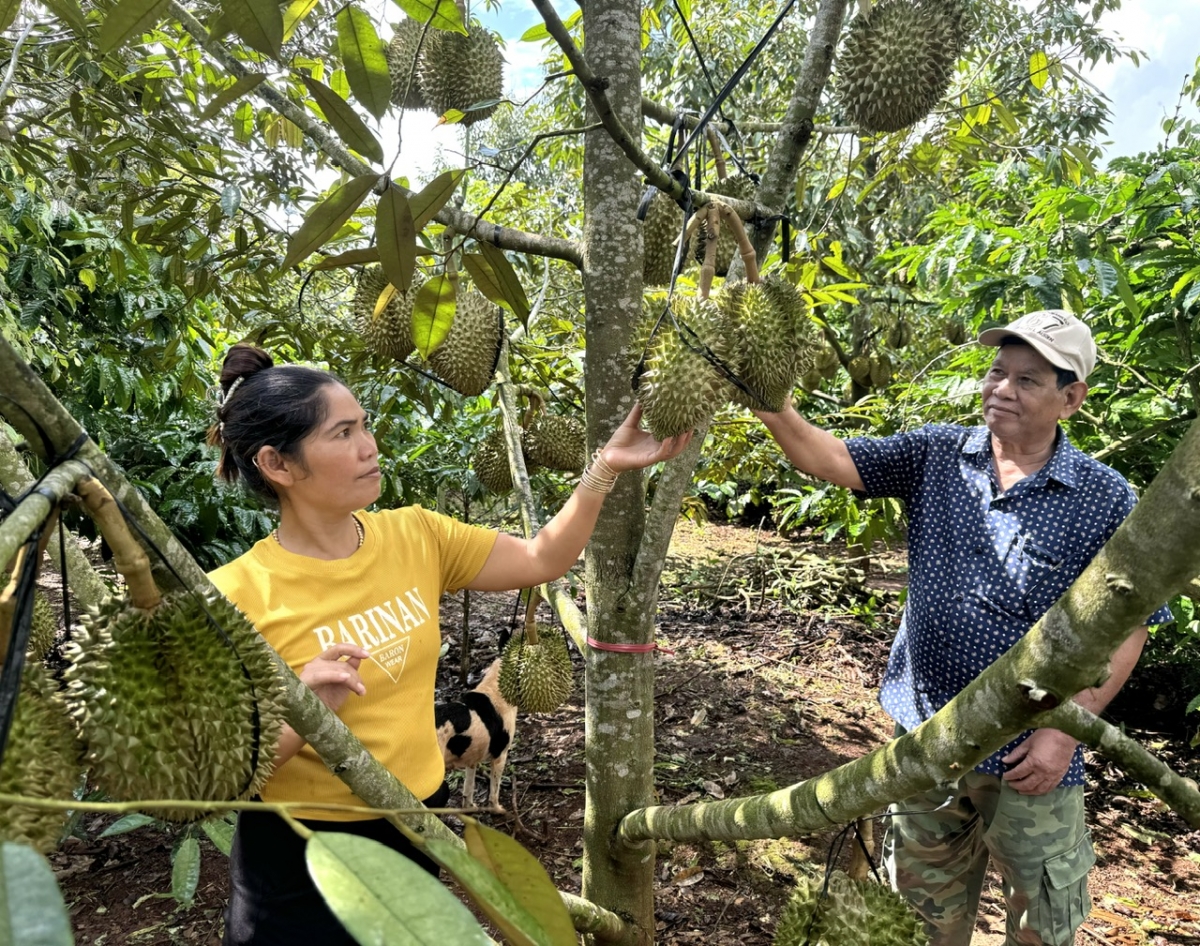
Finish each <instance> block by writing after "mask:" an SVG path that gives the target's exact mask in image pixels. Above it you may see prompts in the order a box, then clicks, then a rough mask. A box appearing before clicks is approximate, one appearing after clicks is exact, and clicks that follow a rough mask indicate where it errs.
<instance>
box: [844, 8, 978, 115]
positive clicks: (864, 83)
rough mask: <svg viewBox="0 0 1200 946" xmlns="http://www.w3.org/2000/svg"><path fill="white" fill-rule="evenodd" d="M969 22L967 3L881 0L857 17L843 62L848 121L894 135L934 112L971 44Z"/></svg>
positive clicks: (847, 38)
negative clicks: (968, 38) (965, 46)
mask: <svg viewBox="0 0 1200 946" xmlns="http://www.w3.org/2000/svg"><path fill="white" fill-rule="evenodd" d="M965 19H966V17H965V11H964V8H963V3H962V0H877V2H875V3H874V4H872V5H871V7H870V9H869V11H868V12H866V13H863V14H860V15H859V16H857V17H855V18H854V20H853V22H851V24H850V28H849V29H848V30H847V32H846V39H845V41H844V42H843V43H842V49H841V52H840V53H839V54H838V57H837V82H838V98H839V100H840V102H841V106H842V110H843V112H844V114H845V118H846V120H847V121H848V122H851V123H852V124H855V125H858V127H859V128H860V129H862V130H863V131H865V132H891V131H898V130H900V129H901V128H907V127H909V126H910V125H913V124H915V123H916V122H919V121H920V120H921V119H922V118H924V117H925V116H926V115H928V114H929V113H930V112H931V111H933V109H934V106H936V105H937V103H938V102H939V101H941V99H942V96H944V95H945V94H946V90H947V89H948V88H949V86H950V80H951V79H952V78H953V76H954V67H955V63H957V61H958V58H959V56H960V55H961V53H962V51H963V47H964V45H965V43H966V38H967V37H966V33H967V30H966V23H965Z"/></svg>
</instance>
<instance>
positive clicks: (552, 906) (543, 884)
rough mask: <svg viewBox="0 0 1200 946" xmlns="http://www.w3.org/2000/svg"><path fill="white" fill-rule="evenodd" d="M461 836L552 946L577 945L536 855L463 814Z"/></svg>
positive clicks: (560, 898)
mask: <svg viewBox="0 0 1200 946" xmlns="http://www.w3.org/2000/svg"><path fill="white" fill-rule="evenodd" d="M463 821H464V822H465V824H466V827H465V829H464V831H463V840H465V841H466V842H467V850H468V851H470V852H471V856H472V857H474V858H475V859H476V860H477V861H479V862H480V863H481V864H483V865H484V866H485V867H487V868H488V870H490V871H491V872H492V873H493V874H495V875H496V877H497V878H498V879H499V880H500V882H501V883H502V884H504V886H505V887H507V888H508V889H509V890H510V891H511V892H512V895H513V896H514V897H515V898H516V900H517V902H518V903H519V904H520V905H521V906H523V907H524V908H525V909H526V910H528V911H529V913H530V914H531V915H532V916H534V917H536V918H537V920H538V921H539V922H540V924H541V926H542V928H543V929H544V930H545V931H546V933H547V934H548V935H549V937H550V942H551V943H553V944H554V946H576V943H577V942H578V940H579V937H578V934H576V932H575V924H574V923H573V922H572V921H571V914H569V913H568V912H567V908H566V906H565V905H564V904H563V901H562V897H561V896H560V895H559V893H558V889H557V888H556V887H555V886H554V881H552V880H551V879H550V875H549V874H547V873H546V868H544V867H543V866H542V865H541V863H540V862H539V861H538V859H537V858H536V857H534V856H533V855H532V854H530V853H529V851H527V850H525V848H524V847H522V846H521V845H520V844H518V843H517V842H516V841H515V840H514V839H513V838H511V837H509V836H508V835H507V834H503V833H501V832H500V831H497V830H496V829H495V828H489V827H488V826H487V825H484V824H480V823H479V822H478V821H476V820H475V819H474V818H467V817H464V818H463Z"/></svg>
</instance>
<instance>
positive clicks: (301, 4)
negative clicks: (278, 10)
mask: <svg viewBox="0 0 1200 946" xmlns="http://www.w3.org/2000/svg"><path fill="white" fill-rule="evenodd" d="M320 2H321V0H294V2H292V3H291V4H289V5H288V8H287V9H286V10H284V11H283V41H284V42H285V43H286V42H287V41H288V40H289V39H291V38H292V34H293V33H295V32H296V27H297V26H299V25H300V24H301V23H302V22H304V18H305V17H306V16H308V15H309V14H310V13H312V11H313V10H315V9H316V8H317V4H319V3H320Z"/></svg>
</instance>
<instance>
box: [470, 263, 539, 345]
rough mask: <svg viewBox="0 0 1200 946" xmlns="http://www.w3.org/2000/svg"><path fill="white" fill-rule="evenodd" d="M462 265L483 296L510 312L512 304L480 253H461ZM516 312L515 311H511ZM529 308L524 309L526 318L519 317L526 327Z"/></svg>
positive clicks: (489, 265)
mask: <svg viewBox="0 0 1200 946" xmlns="http://www.w3.org/2000/svg"><path fill="white" fill-rule="evenodd" d="M463 265H464V266H465V267H466V268H467V272H468V273H470V274H471V280H472V281H473V282H474V283H475V288H476V289H478V290H479V291H480V292H482V293H483V294H484V295H485V296H487V297H488V298H489V299H491V300H492V302H494V303H496V305H499V306H503V307H504V308H506V309H508V310H509V311H510V312H512V311H513V305H512V303H511V302H510V301H509V300H508V297H507V296H505V294H504V290H503V288H502V287H501V284H500V278H499V277H498V276H497V275H496V274H495V272H493V271H492V267H491V264H489V263H488V261H487V259H486V258H485V257H484V256H483V255H482V254H480V253H466V254H464V255H463ZM513 314H514V315H515V314H516V313H515V312H514V313H513ZM528 315H529V310H528V309H526V311H525V316H526V318H522V319H521V323H522V324H523V325H525V328H526V329H528V328H529V325H528V324H527V318H528Z"/></svg>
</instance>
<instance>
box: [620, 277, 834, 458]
mask: <svg viewBox="0 0 1200 946" xmlns="http://www.w3.org/2000/svg"><path fill="white" fill-rule="evenodd" d="M670 305H671V310H670V312H669V313H667V314H665V315H664V314H663V312H662V306H661V304H653V303H647V306H646V309H645V312H644V314H643V317H642V321H641V324H640V325H639V327H638V329H637V331H636V332H635V335H634V342H633V345H632V347H631V349H630V355H631V361H632V362H634V363H633V364H632V365H631V367H632V370H633V372H634V376H635V377H634V384H635V386H636V389H637V397H638V401H639V402H640V403H641V405H642V411H643V417H644V419H645V422H646V426H647V428H648V429H649V430H650V432H651V433H652V434H653V435H654V436H655V437H656V438H657V439H659V440H662V439H664V438H666V437H674V436H676V435H678V434H682V433H685V432H687V431H689V430H694V429H695V428H696V427H697V426H698V425H700V424H702V423H704V422H705V421H706V420H708V419H709V418H710V417H712V415H713V413H714V412H715V411H716V410H717V408H718V407H720V406H721V404H722V403H724V402H725V401H728V400H733V401H734V402H735V403H738V404H743V405H745V406H748V407H753V408H756V409H759V410H767V411H778V410H780V409H782V407H783V405H784V402H785V401H786V400H787V398H788V396H789V395H790V394H791V392H792V389H793V388H794V387H795V386H796V383H797V381H798V380H799V379H800V377H801V376H802V375H803V374H804V373H805V372H807V371H808V370H810V369H811V368H812V367H813V365H814V363H815V359H816V357H817V354H818V352H819V350H820V349H819V344H818V335H817V332H816V329H815V327H814V326H813V324H812V321H811V320H810V319H809V318H808V314H807V311H806V308H805V305H804V301H803V299H802V298H801V296H800V293H799V292H798V291H797V290H796V288H795V287H794V286H792V285H791V283H789V282H787V281H786V280H783V279H780V278H778V277H775V276H768V277H766V278H765V279H763V280H762V282H761V283H747V282H739V283H726V284H723V285H722V286H721V288H720V289H718V290H717V291H716V292H715V293H714V294H713V296H712V298H711V299H700V298H697V297H694V296H686V295H675V296H673V297H672V299H671V303H670ZM660 316H661V319H660ZM722 366H723V368H724V370H722ZM730 375H732V376H733V377H735V378H737V380H738V381H739V382H740V384H741V387H739V386H738V385H736V384H734V383H733V382H732V381H731V380H730V377H729V376H730ZM743 389H744V390H743Z"/></svg>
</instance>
